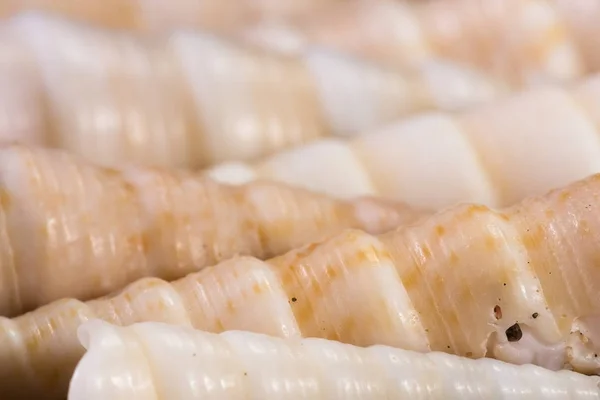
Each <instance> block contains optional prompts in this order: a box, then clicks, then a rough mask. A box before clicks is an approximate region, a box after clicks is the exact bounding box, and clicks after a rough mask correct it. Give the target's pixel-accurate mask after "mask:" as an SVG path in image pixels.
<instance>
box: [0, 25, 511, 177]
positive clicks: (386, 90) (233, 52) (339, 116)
mask: <svg viewBox="0 0 600 400" xmlns="http://www.w3.org/2000/svg"><path fill="white" fill-rule="evenodd" d="M0 57H1V58H2V62H1V63H0V85H2V86H0V142H2V141H4V142H7V141H19V142H21V143H28V144H36V145H44V146H51V147H60V148H64V149H66V150H69V151H72V152H74V153H76V154H79V155H82V156H84V157H86V158H87V159H89V160H91V161H94V162H97V163H99V164H102V165H108V166H115V165H116V166H118V165H120V164H122V163H124V162H134V163H139V164H142V165H154V166H157V165H158V166H172V167H202V166H208V165H211V164H214V163H217V162H222V161H227V160H253V159H256V158H257V157H259V156H262V155H266V154H270V153H273V152H274V151H276V150H279V149H283V148H288V147H293V146H296V145H299V144H303V143H307V142H309V141H312V140H315V139H317V138H321V137H325V136H332V135H337V136H347V135H354V134H359V133H361V132H364V131H365V130H366V129H367V128H372V127H374V126H378V125H379V124H381V123H384V122H389V121H392V120H394V119H396V118H398V117H399V116H403V115H407V114H410V113H414V112H416V111H420V110H423V109H431V108H438V107H440V108H443V109H454V108H462V107H464V106H466V105H468V104H472V103H478V102H482V101H486V100H489V99H491V98H493V97H495V96H496V95H497V94H498V93H499V92H501V90H502V89H501V88H500V85H497V84H496V83H495V82H494V81H492V80H489V79H488V78H486V77H485V76H482V75H480V74H476V73H474V72H472V71H470V70H468V69H464V68H459V67H457V66H451V65H448V64H442V63H432V64H428V65H427V66H424V67H422V68H413V69H410V70H398V69H392V68H388V67H384V66H378V65H375V64H372V63H370V62H366V61H361V60H358V59H354V58H352V57H348V56H345V55H343V54H338V53H336V52H334V51H329V50H324V49H316V48H310V49H309V48H306V49H304V48H300V49H297V51H296V52H294V53H293V54H279V52H276V51H275V52H269V51H265V50H264V49H261V48H259V47H256V46H250V45H245V44H243V43H241V42H240V43H236V42H234V41H229V40H227V39H226V38H225V37H220V36H216V35H213V34H210V33H208V32H207V31H186V30H178V31H172V32H170V33H165V34H162V35H157V36H152V35H141V36H140V35H136V34H134V33H131V32H130V33H127V32H124V31H111V30H103V29H99V28H94V27H91V26H86V25H82V24H77V23H74V22H69V21H67V20H63V19H60V18H57V17H52V16H50V15H44V14H39V13H38V14H27V15H22V16H18V17H15V18H14V19H12V20H10V21H9V22H7V23H6V24H5V25H4V26H3V28H2V29H0ZM440 80H444V81H449V82H455V84H454V85H442V86H439V85H437V82H438V81H440Z"/></svg>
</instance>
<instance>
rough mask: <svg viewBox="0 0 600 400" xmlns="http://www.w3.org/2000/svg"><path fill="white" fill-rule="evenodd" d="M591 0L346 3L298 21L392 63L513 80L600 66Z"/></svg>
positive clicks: (315, 36) (309, 30)
mask: <svg viewBox="0 0 600 400" xmlns="http://www.w3.org/2000/svg"><path fill="white" fill-rule="evenodd" d="M599 16H600V4H599V3H598V2H597V1H595V0H575V1H570V0H450V1H430V2H427V1H425V2H421V3H419V4H416V2H414V3H412V4H411V3H410V2H398V1H392V0H388V1H386V0H382V1H373V2H360V1H357V2H352V3H349V4H348V3H346V4H344V5H339V6H337V7H333V9H332V10H330V11H328V12H326V13H320V14H319V15H315V17H314V18H313V19H311V20H309V23H307V24H306V25H305V26H303V27H301V28H299V29H301V30H302V31H303V32H305V34H306V35H307V36H309V37H310V40H311V41H313V42H317V43H322V44H324V45H327V46H333V47H336V48H340V49H345V50H346V51H349V52H351V53H359V54H361V55H363V56H368V57H370V58H373V59H376V60H380V61H386V62H389V63H392V64H395V65H405V64H412V63H419V62H422V61H423V60H426V59H429V58H431V57H438V58H440V57H441V58H447V59H449V60H454V61H457V62H461V63H465V64H468V65H473V66H478V67H479V68H481V69H482V70H485V71H490V72H491V73H493V74H495V75H497V76H502V77H504V79H506V80H508V81H511V82H512V83H514V84H539V83H544V82H548V81H550V82H553V81H564V80H570V79H573V78H576V77H579V76H583V75H585V74H586V73H589V72H592V71H598V70H599V69H600V56H598V54H597V53H598V52H597V51H596V50H595V49H597V48H598V43H599V42H598V40H599V39H598V36H599V35H598V33H599V31H598V24H597V20H598V17H599Z"/></svg>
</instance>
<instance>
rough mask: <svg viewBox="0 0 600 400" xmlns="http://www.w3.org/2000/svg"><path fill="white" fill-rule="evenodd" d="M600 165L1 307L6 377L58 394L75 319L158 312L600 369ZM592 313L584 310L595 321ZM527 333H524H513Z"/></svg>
mask: <svg viewBox="0 0 600 400" xmlns="http://www.w3.org/2000/svg"><path fill="white" fill-rule="evenodd" d="M599 200H600V175H597V176H593V177H591V178H589V179H588V180H585V181H582V182H577V183H575V184H573V185H571V186H569V187H567V188H566V189H563V190H559V191H554V192H551V193H549V194H548V195H547V196H545V197H542V198H532V199H529V200H527V201H525V202H523V203H522V204H520V205H518V206H515V207H514V208H511V209H508V210H506V211H505V212H496V211H492V210H489V209H488V208H486V207H483V206H474V205H462V206H457V207H455V208H452V209H448V210H447V211H445V212H442V213H439V214H436V215H434V216H432V217H430V218H428V219H426V220H423V221H421V222H419V223H415V224H414V225H411V226H407V227H405V228H400V229H398V230H396V231H392V232H390V233H387V234H384V235H382V236H372V235H369V234H367V233H364V232H362V231H357V230H349V231H346V232H344V233H342V234H340V235H338V236H335V237H333V238H330V239H327V240H325V241H322V242H318V243H313V244H310V245H307V246H304V247H302V248H299V249H297V250H294V251H291V252H289V253H287V254H285V255H283V256H280V257H277V258H274V259H271V260H269V261H267V262H264V261H260V260H258V259H255V258H249V257H242V258H233V259H231V260H228V261H226V262H223V263H221V264H218V265H217V266H215V267H211V268H207V269H204V270H203V271H201V272H198V273H193V274H190V275H188V276H187V277H185V278H183V279H180V280H178V281H175V282H173V283H167V282H165V281H162V280H159V279H156V278H145V279H143V280H140V281H138V282H136V283H134V284H132V285H130V286H128V287H127V288H126V289H124V290H122V291H121V292H119V293H117V294H114V295H112V296H108V297H105V298H101V299H97V300H94V301H90V302H87V303H83V302H80V301H77V300H61V301H58V302H56V303H53V304H50V305H47V306H44V307H42V308H40V309H38V310H36V311H34V312H31V313H29V314H25V315H23V316H20V317H18V318H15V319H12V320H11V319H6V318H5V319H0V383H1V384H2V387H1V388H0V389H1V391H2V393H9V394H12V395H13V396H18V395H20V396H28V395H29V396H33V395H35V394H40V393H41V394H45V395H48V396H50V395H52V396H58V397H59V398H60V396H64V394H65V393H66V388H67V383H68V381H69V378H70V376H71V374H72V371H73V369H74V368H75V365H76V363H77V360H78V359H79V358H80V357H81V355H82V353H83V349H82V348H81V347H80V346H79V345H78V343H77V338H76V331H77V327H78V326H79V325H80V324H81V323H82V322H84V321H86V320H88V319H91V318H100V319H103V320H105V321H108V322H111V323H113V324H118V325H129V324H131V323H135V322H140V321H157V322H165V323H170V324H175V325H182V326H188V327H190V326H191V327H194V328H196V329H200V330H206V331H209V332H222V331H224V330H232V329H237V330H248V331H253V332H262V333H266V334H270V335H273V336H280V337H288V338H289V337H303V336H306V337H321V338H327V339H332V340H338V341H342V342H346V343H352V344H355V345H361V346H366V345H371V344H386V345H391V346H395V347H401V348H405V349H411V350H416V351H421V352H426V351H430V350H434V351H444V352H448V353H454V354H458V355H461V356H467V357H472V358H480V357H483V356H485V355H487V356H491V357H495V358H498V359H501V360H504V361H509V362H512V363H516V364H522V363H533V364H539V365H544V366H546V367H548V368H551V369H560V368H563V366H564V365H567V366H570V367H571V368H574V369H576V370H578V371H583V372H587V373H595V374H597V373H599V372H600V361H599V360H600V359H599V358H597V357H594V354H598V353H600V349H598V344H597V343H598V341H597V338H598V337H600V330H599V329H598V326H600V325H599V324H598V323H597V322H596V321H594V320H593V318H594V316H597V315H598V314H599V313H600V299H599V297H598V293H600V269H599V268H598V267H597V261H598V250H597V243H598V238H599V235H600V217H599V216H600V210H599V209H598V204H600V201H599ZM590 318H592V319H591V320H590ZM518 333H519V334H520V335H521V336H522V338H521V337H520V336H519V335H518Z"/></svg>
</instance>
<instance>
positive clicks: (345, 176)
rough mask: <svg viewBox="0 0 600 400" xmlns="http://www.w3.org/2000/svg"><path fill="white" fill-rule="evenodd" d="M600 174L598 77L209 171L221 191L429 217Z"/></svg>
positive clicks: (505, 202) (520, 196) (509, 199)
mask: <svg viewBox="0 0 600 400" xmlns="http://www.w3.org/2000/svg"><path fill="white" fill-rule="evenodd" d="M305 160H310V163H306V161H305ZM598 172H600V75H593V76H590V77H588V78H586V79H583V80H582V81H581V82H577V83H574V84H573V85H570V86H568V87H544V88H537V89H530V90H527V91H525V92H522V93H518V94H515V95H512V96H510V97H508V98H505V99H499V100H498V101H496V102H492V103H490V104H488V105H481V106H479V107H473V108H471V109H469V110H467V111H464V112H461V113H441V112H431V113H425V114H422V115H419V116H415V117H412V118H407V119H404V120H400V121H398V122H397V123H393V124H389V125H386V126H384V127H381V128H379V129H375V130H372V131H370V132H369V134H365V135H361V136H360V137H357V138H354V139H352V140H351V141H343V140H336V139H332V138H328V139H322V140H319V141H315V142H312V143H309V144H307V145H305V146H301V147H297V148H294V149H290V150H288V151H282V152H280V153H278V154H275V155H272V156H270V157H266V158H264V159H263V160H260V161H258V162H256V163H253V164H242V163H226V164H222V165H218V166H215V167H213V168H211V169H209V170H208V174H209V175H210V176H211V177H212V178H214V179H216V180H219V181H223V182H229V183H242V182H250V181H252V180H253V179H258V178H261V179H270V180H275V181H279V182H285V183H288V184H293V185H296V186H300V187H305V188H309V189H311V190H315V191H319V192H323V193H327V194H329V195H332V196H337V197H342V198H343V197H354V196H359V195H376V196H381V197H385V198H389V199H394V200H402V201H405V202H407V203H408V204H411V205H413V206H415V205H418V206H421V207H428V208H433V209H440V208H444V207H447V206H450V205H453V204H455V203H457V202H464V201H468V202H476V203H481V204H485V205H488V206H492V207H504V206H508V205H511V204H514V203H515V202H518V201H520V200H522V199H523V198H525V197H527V196H531V195H539V194H542V193H544V192H545V191H547V190H550V189H553V188H557V187H561V186H563V185H567V184H569V183H570V182H572V181H574V180H577V179H582V178H585V177H587V176H588V175H591V174H594V173H598Z"/></svg>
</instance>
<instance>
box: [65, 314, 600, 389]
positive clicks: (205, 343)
mask: <svg viewBox="0 0 600 400" xmlns="http://www.w3.org/2000/svg"><path fill="white" fill-rule="evenodd" d="M79 340H80V341H81V342H82V344H83V345H84V346H85V347H86V348H87V352H86V354H85V356H84V357H83V359H82V361H81V362H80V363H79V365H78V367H77V369H76V370H75V374H74V376H73V379H72V380H71V384H70V389H69V400H84V399H85V400H94V399H108V398H110V399H123V400H125V399H128V400H142V399H143V400H150V399H152V400H160V399H174V398H177V399H181V400H184V399H193V398H199V397H202V398H206V399H222V398H227V399H231V400H235V399H240V400H241V399H247V398H248V397H249V396H250V397H253V398H260V399H265V400H269V399H277V400H279V399H322V400H334V399H339V400H342V399H343V400H346V399H364V400H376V399H382V398H390V399H398V400H401V399H407V400H408V399H410V400H414V399H423V400H424V399H428V400H436V399H439V400H442V399H443V400H448V399H455V400H459V399H460V400H465V399H469V400H475V399H479V400H483V399H511V400H518V399H523V400H524V399H530V398H536V399H540V400H544V399H548V400H550V399H556V398H557V397H562V398H568V399H574V400H575V399H581V400H583V399H586V400H587V399H597V398H600V389H599V388H598V384H599V382H600V381H599V379H598V377H587V376H584V375H578V374H575V373H573V372H570V371H561V372H551V371H548V370H545V369H542V368H539V367H535V366H532V365H525V366H514V365H511V364H506V363H503V362H499V361H496V360H490V359H482V360H470V359H468V358H461V357H457V356H454V355H449V354H444V353H428V354H420V353H415V352H411V351H406V350H400V349H396V348H393V347H387V346H373V347H369V348H366V349H365V348H360V347H354V346H351V345H348V344H341V343H338V342H335V341H328V340H323V339H314V338H310V339H302V340H298V339H287V340H286V339H280V338H275V337H270V336H266V335H260V334H255V333H250V332H243V331H233V332H226V333H222V334H220V335H215V334H210V333H206V332H201V331H195V330H192V329H189V328H182V327H175V326H172V325H165V324H160V323H156V322H146V323H140V324H136V325H133V326H131V327H127V328H122V327H116V326H114V325H110V324H107V323H106V322H102V321H97V320H96V321H91V322H88V323H86V324H85V325H83V326H82V327H81V328H79ZM173 365H177V368H173ZM117 382H118V383H117Z"/></svg>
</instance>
